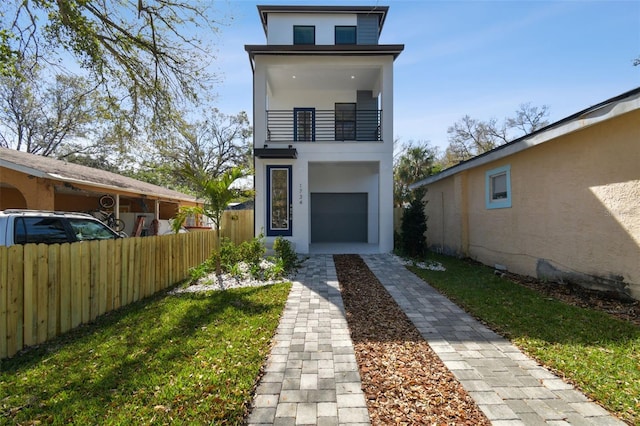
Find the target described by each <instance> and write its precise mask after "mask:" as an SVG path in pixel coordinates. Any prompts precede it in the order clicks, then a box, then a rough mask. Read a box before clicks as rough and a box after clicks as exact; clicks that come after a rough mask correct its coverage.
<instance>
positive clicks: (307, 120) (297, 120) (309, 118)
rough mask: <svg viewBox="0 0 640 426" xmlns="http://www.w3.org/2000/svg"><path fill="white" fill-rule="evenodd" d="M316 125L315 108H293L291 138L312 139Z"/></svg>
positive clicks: (296, 139)
mask: <svg viewBox="0 0 640 426" xmlns="http://www.w3.org/2000/svg"><path fill="white" fill-rule="evenodd" d="M315 126H316V110H315V108H294V109H293V140H294V141H307V142H309V141H313V140H315V138H316V135H315Z"/></svg>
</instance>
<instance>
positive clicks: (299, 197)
mask: <svg viewBox="0 0 640 426" xmlns="http://www.w3.org/2000/svg"><path fill="white" fill-rule="evenodd" d="M299 199H300V204H302V184H300V197H299Z"/></svg>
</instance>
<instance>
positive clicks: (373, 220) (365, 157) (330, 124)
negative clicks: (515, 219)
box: [246, 6, 403, 253]
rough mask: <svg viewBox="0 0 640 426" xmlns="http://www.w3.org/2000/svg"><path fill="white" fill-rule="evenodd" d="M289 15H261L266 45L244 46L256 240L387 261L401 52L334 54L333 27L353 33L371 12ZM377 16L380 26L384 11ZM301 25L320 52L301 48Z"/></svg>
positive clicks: (362, 49) (352, 48)
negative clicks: (249, 75)
mask: <svg viewBox="0 0 640 426" xmlns="http://www.w3.org/2000/svg"><path fill="white" fill-rule="evenodd" d="M290 9H291V10H286V8H285V7H284V6H279V7H275V6H274V8H273V9H271V8H269V7H268V6H266V7H265V6H260V7H259V12H260V13H261V17H262V20H263V24H265V23H266V25H265V31H266V32H267V41H268V43H267V45H260V46H246V50H247V52H248V53H249V56H250V59H251V64H252V67H253V71H254V81H253V97H254V99H253V100H254V152H255V155H254V158H255V163H254V164H255V193H256V200H255V233H256V235H258V234H261V233H262V234H263V235H265V237H266V240H267V243H268V244H269V243H270V242H272V241H273V240H274V239H275V238H276V237H277V236H278V235H281V236H282V237H283V238H286V239H288V240H289V241H291V242H292V243H293V244H294V246H295V249H296V251H297V252H298V253H309V252H310V251H311V248H312V247H313V245H314V244H315V243H318V242H320V241H322V242H323V243H325V244H326V243H331V242H335V243H344V242H354V243H362V244H367V245H368V246H370V247H374V249H375V250H374V251H376V252H381V253H384V252H390V251H391V250H392V249H393V63H394V59H395V58H396V57H397V55H398V54H400V52H401V51H402V49H403V46H401V45H378V44H367V45H360V44H351V45H347V46H344V45H335V31H334V30H335V28H336V26H346V27H353V28H354V31H355V28H356V27H357V26H358V25H362V24H358V22H359V20H358V14H363V13H368V15H370V13H369V12H371V10H368V9H367V8H363V7H358V8H346V7H339V6H338V7H335V8H333V9H335V10H329V8H326V7H312V6H292V7H291V8H290ZM351 9H353V10H351ZM374 9H375V10H377V12H376V13H378V14H379V19H378V20H377V21H376V22H378V24H379V25H380V26H381V25H382V22H384V16H385V15H386V11H387V9H386V8H382V9H380V8H377V9H376V8H374ZM349 12H351V13H349ZM297 25H302V26H307V27H313V28H314V30H315V44H314V45H302V46H301V45H295V44H294V38H293V33H294V26H297ZM379 30H380V28H377V29H376V31H378V32H379ZM358 31H360V28H358ZM359 37H360V36H359ZM289 46H290V47H289ZM342 108H347V109H349V112H347V113H343V112H342V110H341V109H342ZM285 199H286V203H287V204H288V206H286V207H287V208H286V207H284V206H282V202H283V201H284V200H285Z"/></svg>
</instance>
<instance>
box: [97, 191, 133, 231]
mask: <svg viewBox="0 0 640 426" xmlns="http://www.w3.org/2000/svg"><path fill="white" fill-rule="evenodd" d="M98 202H99V204H100V207H101V208H102V209H110V208H112V207H113V206H114V205H115V204H116V200H115V199H114V198H113V197H112V196H111V195H103V196H102V197H100V199H99V200H98ZM93 213H97V214H99V215H100V217H98V219H100V221H102V222H103V223H104V224H105V225H107V226H108V227H109V228H111V229H113V230H114V231H116V232H118V233H119V234H121V235H122V234H124V233H123V232H122V231H124V228H125V223H124V221H123V220H122V219H118V218H116V214H115V212H114V211H104V210H95V211H94V212H93Z"/></svg>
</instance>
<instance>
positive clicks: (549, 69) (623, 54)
mask: <svg viewBox="0 0 640 426" xmlns="http://www.w3.org/2000/svg"><path fill="white" fill-rule="evenodd" d="M258 4H313V5H318V4H323V5H331V4H342V5H345V4H349V5H376V4H377V5H381V6H389V14H388V15H387V20H386V22H385V26H384V28H383V31H382V34H381V39H380V43H384V44H404V45H405V50H404V52H403V53H402V54H401V55H400V56H399V57H398V59H397V60H396V62H395V68H394V84H395V94H394V109H395V113H394V115H395V117H394V134H395V137H396V139H399V141H400V142H408V141H410V140H414V141H429V142H430V144H431V145H433V146H437V147H439V148H440V149H441V150H444V148H445V147H446V146H447V144H448V141H447V128H448V127H449V126H451V125H453V124H454V123H455V122H456V121H458V120H459V119H460V118H461V117H462V116H464V115H465V114H468V115H469V116H471V117H472V118H476V119H479V120H488V119H490V118H496V119H498V120H500V121H501V120H502V119H504V118H505V117H508V116H513V115H514V112H515V111H516V110H517V109H518V107H519V105H520V104H522V103H528V102H530V103H531V104H532V105H535V106H541V105H548V106H549V109H550V116H549V120H550V121H551V122H554V121H557V120H560V119H562V118H564V117H567V116H569V115H571V114H573V113H575V112H578V111H580V110H582V109H584V108H587V107H589V106H591V105H594V104H597V103H599V102H601V101H604V100H606V99H608V98H610V97H613V96H615V95H618V94H620V93H623V92H626V91H627V90H631V89H633V88H636V87H638V86H640V66H636V67H634V66H633V65H632V62H633V59H634V58H637V57H638V56H640V0H633V1H631V0H629V1H455V0H454V1H417V0H416V1H394V0H390V1H386V2H378V1H365V2H363V1H350V2H346V3H345V2H339V3H337V2H333V1H314V2H300V1H297V2H296V1H285V2H282V1H265V2H254V1H229V2H217V3H214V5H215V6H214V7H215V8H217V9H218V10H219V11H220V12H221V13H222V14H228V15H229V16H231V18H232V19H231V20H230V23H229V25H225V26H222V27H221V28H220V33H219V34H218V35H217V36H216V37H214V38H213V39H212V42H213V43H214V44H215V45H216V49H217V51H218V52H217V58H216V60H215V61H214V64H213V66H212V71H213V72H215V73H217V74H218V75H219V77H220V78H221V81H220V83H219V85H218V90H217V92H218V94H217V98H216V100H215V106H216V107H217V108H219V109H220V110H221V111H222V112H224V113H226V114H235V113H237V112H239V111H246V112H247V113H248V114H249V115H250V116H251V112H252V98H251V90H252V83H251V81H252V76H251V68H250V65H249V59H248V56H247V53H246V52H245V50H244V45H245V44H265V43H266V38H265V35H264V32H263V29H262V25H261V24H260V20H259V16H258V12H257V9H256V5H258Z"/></svg>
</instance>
